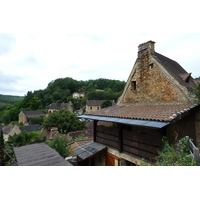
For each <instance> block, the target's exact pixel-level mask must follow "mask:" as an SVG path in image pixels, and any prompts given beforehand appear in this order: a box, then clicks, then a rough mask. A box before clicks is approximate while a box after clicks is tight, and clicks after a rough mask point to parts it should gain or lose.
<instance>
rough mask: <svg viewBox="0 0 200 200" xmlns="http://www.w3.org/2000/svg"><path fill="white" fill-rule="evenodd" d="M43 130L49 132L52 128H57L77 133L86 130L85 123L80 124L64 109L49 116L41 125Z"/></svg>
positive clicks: (80, 122)
mask: <svg viewBox="0 0 200 200" xmlns="http://www.w3.org/2000/svg"><path fill="white" fill-rule="evenodd" d="M42 126H43V128H45V129H48V130H50V129H51V128H52V127H58V130H61V129H62V131H65V132H66V133H68V132H70V131H78V130H83V129H85V128H86V124H85V122H82V121H80V120H79V119H78V117H77V116H76V115H75V114H73V113H71V112H69V111H68V110H66V109H61V110H58V111H55V112H53V113H51V114H50V116H49V117H47V118H46V119H45V120H44V123H43V124H42Z"/></svg>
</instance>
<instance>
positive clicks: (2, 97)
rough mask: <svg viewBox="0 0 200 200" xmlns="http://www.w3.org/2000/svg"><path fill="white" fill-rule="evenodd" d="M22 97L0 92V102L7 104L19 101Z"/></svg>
mask: <svg viewBox="0 0 200 200" xmlns="http://www.w3.org/2000/svg"><path fill="white" fill-rule="evenodd" d="M22 99H23V97H21V96H12V95H2V94H0V102H4V103H7V104H14V103H17V102H19V101H21V100H22Z"/></svg>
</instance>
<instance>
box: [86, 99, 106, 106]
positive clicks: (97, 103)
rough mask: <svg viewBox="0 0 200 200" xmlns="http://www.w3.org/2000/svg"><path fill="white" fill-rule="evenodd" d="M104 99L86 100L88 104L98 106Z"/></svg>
mask: <svg viewBox="0 0 200 200" xmlns="http://www.w3.org/2000/svg"><path fill="white" fill-rule="evenodd" d="M104 101H105V100H87V105H88V106H100V105H101V104H102V103H103V102H104Z"/></svg>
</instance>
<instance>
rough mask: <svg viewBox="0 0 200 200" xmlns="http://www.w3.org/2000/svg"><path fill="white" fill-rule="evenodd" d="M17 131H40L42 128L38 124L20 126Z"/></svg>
mask: <svg viewBox="0 0 200 200" xmlns="http://www.w3.org/2000/svg"><path fill="white" fill-rule="evenodd" d="M19 129H20V130H21V131H28V132H31V131H40V130H41V129H42V128H41V126H40V125H39V124H34V125H29V126H20V127H19Z"/></svg>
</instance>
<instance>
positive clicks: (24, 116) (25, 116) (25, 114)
mask: <svg viewBox="0 0 200 200" xmlns="http://www.w3.org/2000/svg"><path fill="white" fill-rule="evenodd" d="M40 115H44V113H43V112H42V111H41V110H33V111H21V112H20V113H19V124H20V123H22V124H26V123H28V122H29V121H30V119H31V118H34V117H39V116H40Z"/></svg>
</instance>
